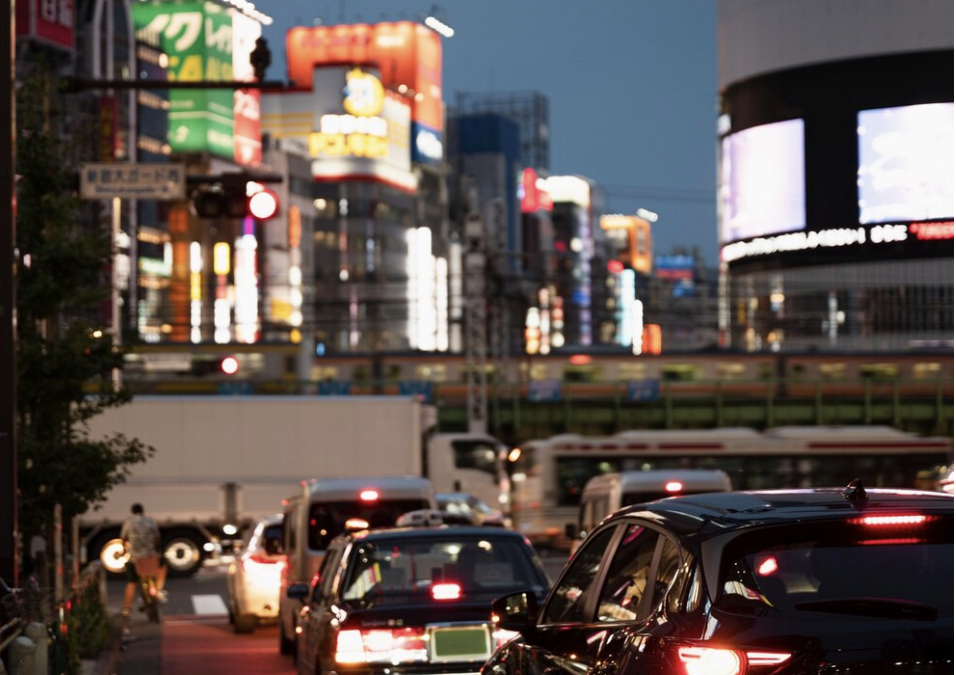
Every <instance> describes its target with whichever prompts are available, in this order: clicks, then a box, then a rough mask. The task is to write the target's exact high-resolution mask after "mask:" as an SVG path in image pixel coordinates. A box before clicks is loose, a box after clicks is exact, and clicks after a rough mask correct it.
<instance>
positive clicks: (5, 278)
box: [0, 0, 25, 587]
mask: <svg viewBox="0 0 956 675" xmlns="http://www.w3.org/2000/svg"><path fill="white" fill-rule="evenodd" d="M24 1H25V0H24ZM15 2H16V0H8V2H5V3H3V5H4V6H3V9H2V10H0V52H2V53H3V54H5V55H6V56H5V58H6V59H7V62H6V63H5V64H4V65H3V68H0V70H2V71H3V78H0V128H2V129H3V130H4V131H3V132H0V204H7V206H5V207H0V577H2V578H3V579H4V580H5V581H7V582H8V583H9V584H10V586H13V587H16V586H18V585H19V583H20V565H19V561H18V559H17V552H18V549H17V539H18V537H19V526H18V518H17V516H18V508H19V499H18V491H19V486H18V482H17V434H16V424H17V343H16V340H17V333H16V326H17V320H16V312H17V295H16V277H17V271H16V270H17V262H16V258H15V255H16V254H15V249H16V240H17V228H16V222H17V220H16V154H17V146H16V94H15V92H14V88H13V86H14V82H15V76H14V68H15V64H16V61H15V58H14V46H15V44H16V38H15V37H14V32H15V29H16V24H15V19H14V14H15V12H14V10H15Z"/></svg>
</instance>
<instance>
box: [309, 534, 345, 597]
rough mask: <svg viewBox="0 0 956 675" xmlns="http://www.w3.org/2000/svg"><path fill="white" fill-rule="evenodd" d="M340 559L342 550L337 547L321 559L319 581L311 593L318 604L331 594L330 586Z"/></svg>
mask: <svg viewBox="0 0 956 675" xmlns="http://www.w3.org/2000/svg"><path fill="white" fill-rule="evenodd" d="M341 559H342V549H341V548H340V547H339V546H335V547H333V548H330V549H329V550H328V551H326V553H325V557H324V558H322V564H321V565H320V566H319V580H318V584H316V586H315V589H314V592H313V600H314V601H316V602H318V601H319V600H321V599H322V598H326V597H328V596H329V595H330V594H331V592H332V584H333V582H334V581H335V574H336V571H337V570H338V567H339V562H340V560H341Z"/></svg>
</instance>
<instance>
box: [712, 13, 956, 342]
mask: <svg viewBox="0 0 956 675" xmlns="http://www.w3.org/2000/svg"><path fill="white" fill-rule="evenodd" d="M952 22H953V4H952V3H951V2H949V1H948V0H932V1H930V2H925V3H921V4H920V7H919V9H918V11H914V8H913V6H912V4H911V3H908V2H905V1H901V0H875V1H870V0H848V1H846V2H839V3H833V2H828V1H827V0H810V1H809V2H802V3H799V5H797V4H794V3H788V2H780V1H777V0H763V1H761V2H751V3H740V2H734V1H732V0H728V1H726V2H720V3H719V4H718V41H719V50H718V52H719V56H720V58H719V67H718V72H719V87H720V92H719V93H720V112H721V117H720V123H719V132H720V145H719V156H720V163H719V164H720V165H719V171H718V173H719V181H720V184H719V197H720V198H719V207H720V219H719V220H720V233H719V236H720V244H721V253H720V258H721V260H720V264H721V281H720V284H721V286H720V288H721V295H720V312H719V328H720V332H721V341H722V346H724V347H731V348H734V349H743V350H747V351H761V350H770V351H799V350H806V349H820V350H839V351H859V350H902V349H912V348H921V347H926V346H942V347H943V348H948V349H950V350H951V349H952V339H953V182H954V181H953V89H952V86H951V81H952V74H953V33H952V31H951V30H950V27H951V25H952Z"/></svg>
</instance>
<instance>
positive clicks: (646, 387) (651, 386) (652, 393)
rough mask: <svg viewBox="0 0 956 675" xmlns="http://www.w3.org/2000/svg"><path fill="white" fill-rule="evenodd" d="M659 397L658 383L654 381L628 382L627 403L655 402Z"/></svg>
mask: <svg viewBox="0 0 956 675" xmlns="http://www.w3.org/2000/svg"><path fill="white" fill-rule="evenodd" d="M659 397H660V383H659V382H658V381H657V380H654V379H643V380H628V381H627V400H628V401H656V400H657V399H658V398H659Z"/></svg>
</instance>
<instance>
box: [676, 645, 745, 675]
mask: <svg viewBox="0 0 956 675" xmlns="http://www.w3.org/2000/svg"><path fill="white" fill-rule="evenodd" d="M677 654H678V655H679V656H680V660H681V662H682V663H683V664H684V668H685V669H686V670H687V675H743V673H745V672H746V671H745V670H744V661H743V659H742V658H741V657H740V652H738V651H736V650H734V649H714V648H712V647H681V648H680V649H678V650H677Z"/></svg>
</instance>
